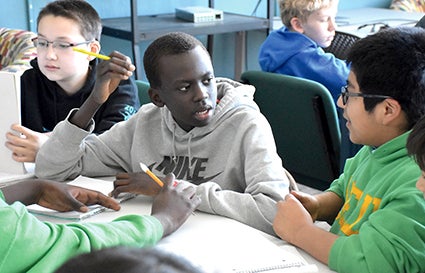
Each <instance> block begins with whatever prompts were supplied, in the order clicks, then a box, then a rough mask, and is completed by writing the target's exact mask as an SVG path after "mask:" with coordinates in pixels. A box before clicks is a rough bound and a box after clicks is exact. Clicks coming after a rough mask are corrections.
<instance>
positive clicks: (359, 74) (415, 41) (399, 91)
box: [347, 27, 425, 129]
mask: <svg viewBox="0 0 425 273" xmlns="http://www.w3.org/2000/svg"><path fill="white" fill-rule="evenodd" d="M347 61H348V63H350V64H351V70H352V71H353V72H354V73H355V75H356V79H357V82H358V84H359V87H360V91H361V92H362V93H364V94H375V95H384V96H390V97H392V98H393V99H395V100H397V101H398V102H399V103H400V105H401V108H402V110H403V111H404V112H405V114H406V118H407V121H408V126H409V128H408V129H410V128H412V126H413V125H414V124H415V123H416V122H417V121H418V120H419V118H420V117H422V116H423V115H424V114H425V30H424V29H422V28H418V27H402V28H389V29H385V30H381V31H379V32H377V33H376V34H374V35H369V36H367V37H365V38H363V39H360V40H358V41H357V42H356V43H355V44H354V45H353V46H352V47H351V48H350V50H349V52H348V56H347ZM363 101H364V105H365V109H366V111H372V110H373V109H374V107H375V106H376V105H377V104H378V103H380V102H382V101H383V99H378V98H364V100H363Z"/></svg>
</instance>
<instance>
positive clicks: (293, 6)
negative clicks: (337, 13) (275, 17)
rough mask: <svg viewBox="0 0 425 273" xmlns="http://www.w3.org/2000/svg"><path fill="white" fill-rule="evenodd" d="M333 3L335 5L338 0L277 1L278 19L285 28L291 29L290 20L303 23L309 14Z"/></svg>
mask: <svg viewBox="0 0 425 273" xmlns="http://www.w3.org/2000/svg"><path fill="white" fill-rule="evenodd" d="M333 3H336V5H337V4H338V0H279V9H280V18H281V19H282V23H283V24H284V25H285V26H286V27H287V28H291V19H292V18H294V17H297V18H299V19H300V20H301V21H302V22H305V21H306V20H307V17H308V16H310V14H312V13H313V12H315V11H316V10H319V9H321V8H327V7H329V6H330V5H331V4H333Z"/></svg>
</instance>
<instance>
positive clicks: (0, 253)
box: [0, 191, 163, 273]
mask: <svg viewBox="0 0 425 273" xmlns="http://www.w3.org/2000/svg"><path fill="white" fill-rule="evenodd" d="M0 234H1V243H0V272H8V273H13V272H32V273H35V272H43V273H49V272H53V271H54V270H55V269H56V268H58V267H59V266H60V265H62V263H64V262H65V261H66V260H68V259H69V258H71V257H73V256H75V255H77V254H81V253H85V252H90V251H91V250H95V249H100V248H105V247H112V246H116V245H129V246H138V247H143V246H151V245H154V244H156V243H157V242H158V241H159V240H160V239H161V238H162V234H163V228H162V225H161V223H160V222H159V221H158V220H157V219H156V218H155V217H152V216H140V215H126V216H122V217H119V218H117V219H115V220H114V221H112V222H110V223H69V224H54V223H49V222H42V221H40V220H38V219H37V218H36V217H34V216H33V215H32V214H30V213H29V212H28V211H27V209H26V207H25V206H24V205H23V204H22V203H20V202H15V203H13V204H12V205H8V204H7V203H6V202H5V201H4V196H3V193H2V192H1V191H0Z"/></svg>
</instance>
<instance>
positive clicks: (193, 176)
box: [36, 32, 295, 234]
mask: <svg viewBox="0 0 425 273" xmlns="http://www.w3.org/2000/svg"><path fill="white" fill-rule="evenodd" d="M129 64H130V63H129ZM111 65H113V63H111ZM144 66H145V71H146V75H147V78H148V80H149V83H150V89H149V95H150V98H151V101H152V103H150V104H147V105H143V106H142V107H141V109H140V110H139V111H138V114H137V115H135V116H134V117H132V118H130V119H129V120H127V121H124V122H120V123H118V124H116V125H115V126H113V127H112V128H111V129H110V130H109V131H107V132H105V133H104V134H102V135H94V134H90V132H91V130H93V126H94V124H93V120H92V116H93V115H94V114H95V113H96V110H97V109H98V108H99V107H100V106H101V105H102V104H103V103H104V102H105V101H106V100H107V99H108V96H109V95H110V93H100V92H99V93H92V94H91V95H90V97H89V98H88V99H87V100H86V102H85V103H84V104H83V105H82V107H81V108H80V109H75V110H73V111H71V112H70V114H69V116H68V118H67V119H66V120H64V121H63V122H61V123H60V124H58V125H57V126H56V128H55V129H54V131H53V134H52V136H51V138H50V139H49V140H48V142H46V143H45V144H44V145H43V146H42V149H40V152H39V154H38V155H37V159H36V175H37V176H39V177H44V178H54V179H59V180H65V179H68V178H74V177H76V176H78V175H80V174H82V175H86V176H106V175H116V178H117V179H116V181H115V190H114V191H113V194H114V195H118V194H119V193H120V192H136V193H140V194H147V195H156V194H157V192H158V191H159V189H160V187H159V186H158V185H156V183H154V182H153V181H152V179H151V178H150V177H148V176H147V175H146V174H145V173H143V172H142V171H141V167H140V163H144V164H146V165H147V166H148V167H149V168H150V169H151V170H152V172H154V173H155V174H157V175H158V176H160V177H163V176H165V175H166V174H167V173H170V172H172V173H174V174H175V176H176V178H177V180H178V182H179V183H191V184H193V185H196V188H197V190H196V192H197V194H198V195H199V196H200V197H201V199H202V202H201V205H200V206H199V207H198V209H199V210H201V211H204V212H208V213H213V214H218V215H222V216H226V217H229V218H233V219H236V220H238V221H240V222H243V223H245V224H247V225H250V226H252V227H255V228H257V229H260V230H262V231H265V232H267V233H270V234H274V232H273V229H272V221H273V218H274V216H275V212H276V201H279V200H282V199H283V197H284V196H285V195H286V194H287V193H288V191H289V186H290V184H291V183H292V184H293V185H294V184H295V183H294V181H293V178H292V177H291V175H290V174H289V173H288V172H287V171H286V170H285V169H284V168H283V167H282V161H281V159H280V158H279V156H278V155H277V153H276V146H275V142H274V138H273V135H272V131H271V128H270V125H269V123H268V122H267V120H266V118H265V117H264V116H263V115H262V114H261V113H260V111H259V109H258V106H257V105H256V104H255V102H254V101H253V94H254V88H253V87H252V86H248V85H242V84H240V83H238V82H235V81H232V80H229V79H222V78H217V79H216V78H215V76H214V70H213V67H212V62H211V58H210V56H209V54H208V52H207V50H206V49H205V47H204V46H203V45H202V43H201V42H200V41H198V40H197V39H196V38H194V37H192V36H190V35H187V34H184V33H179V32H177V33H169V34H167V35H164V36H162V37H160V38H158V39H156V40H155V41H154V42H153V43H152V44H151V45H150V46H149V47H148V49H147V50H146V52H145V55H144ZM117 78H118V77H117ZM96 84H105V85H108V84H110V83H109V82H108V81H101V80H98V81H97V82H96ZM115 84H118V82H115V83H114V85H115ZM114 85H110V88H109V90H114V87H115V86H114ZM98 90H105V88H99V89H98ZM111 92H112V91H111ZM57 151H61V152H60V153H58V152H57ZM122 172H126V173H122Z"/></svg>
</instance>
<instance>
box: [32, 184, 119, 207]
mask: <svg viewBox="0 0 425 273" xmlns="http://www.w3.org/2000/svg"><path fill="white" fill-rule="evenodd" d="M38 184H39V185H38V194H37V196H36V198H35V201H34V203H36V204H39V205H40V206H43V207H46V208H50V209H54V210H57V211H71V210H75V211H81V212H86V211H88V208H87V206H90V205H95V204H99V205H102V206H104V207H107V208H110V209H113V210H119V209H120V205H119V203H118V202H117V201H116V200H114V199H113V198H111V197H108V196H106V195H104V194H102V193H101V192H98V191H93V190H89V189H85V188H81V187H77V186H72V185H68V184H66V183H58V182H54V181H49V180H38Z"/></svg>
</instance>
